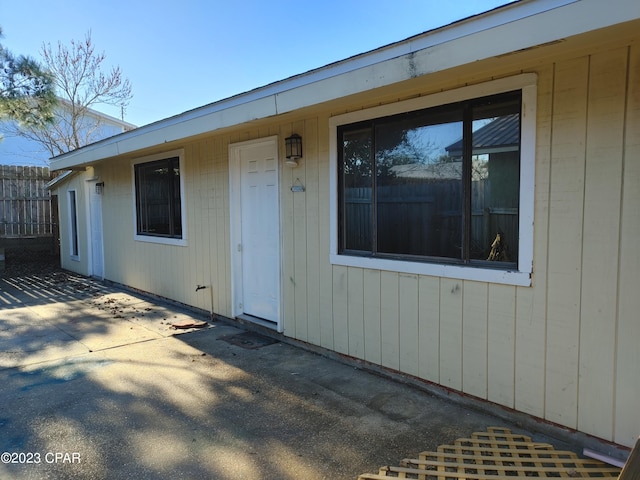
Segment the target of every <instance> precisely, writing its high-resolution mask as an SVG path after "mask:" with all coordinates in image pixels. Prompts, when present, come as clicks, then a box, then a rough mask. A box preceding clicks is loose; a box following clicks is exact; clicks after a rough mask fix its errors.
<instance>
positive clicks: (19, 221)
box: [0, 165, 54, 238]
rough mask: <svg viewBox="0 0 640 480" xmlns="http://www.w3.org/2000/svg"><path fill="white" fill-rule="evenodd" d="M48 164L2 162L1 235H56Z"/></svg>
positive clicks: (0, 185)
mask: <svg viewBox="0 0 640 480" xmlns="http://www.w3.org/2000/svg"><path fill="white" fill-rule="evenodd" d="M50 178H51V175H50V173H49V168H48V167H19V166H15V165H0V238H24V237H50V236H52V235H53V233H52V232H53V224H54V220H53V216H52V208H51V196H50V195H49V191H48V190H47V189H46V188H45V185H46V183H47V182H48V181H49V180H50Z"/></svg>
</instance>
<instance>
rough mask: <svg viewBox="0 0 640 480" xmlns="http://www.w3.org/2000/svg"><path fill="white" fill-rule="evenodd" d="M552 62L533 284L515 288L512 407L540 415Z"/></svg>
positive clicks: (543, 77) (543, 98)
mask: <svg viewBox="0 0 640 480" xmlns="http://www.w3.org/2000/svg"><path fill="white" fill-rule="evenodd" d="M553 80H554V77H553V66H551V65H549V66H545V67H544V68H541V69H540V70H539V71H538V102H537V109H536V110H537V112H536V114H537V125H536V136H537V139H536V179H535V185H536V187H535V188H536V193H535V198H536V202H535V212H534V224H535V228H534V242H533V248H534V252H533V259H534V264H533V272H534V273H533V275H532V287H531V288H529V287H520V288H518V289H517V291H516V297H517V298H516V331H515V335H516V338H515V359H514V362H515V393H514V395H515V398H514V403H515V408H516V409H517V410H520V411H522V412H525V413H528V414H530V415H535V416H537V417H540V418H543V417H544V408H545V405H544V398H545V350H546V323H547V321H546V289H545V285H546V283H547V240H548V228H549V210H550V206H549V183H550V176H549V170H550V165H551V124H552V118H553V116H552V113H553V110H552V106H553V105H552V102H553Z"/></svg>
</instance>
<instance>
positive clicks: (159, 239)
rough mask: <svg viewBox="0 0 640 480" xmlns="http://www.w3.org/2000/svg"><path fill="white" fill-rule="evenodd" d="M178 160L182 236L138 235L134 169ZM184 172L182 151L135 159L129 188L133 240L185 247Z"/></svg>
mask: <svg viewBox="0 0 640 480" xmlns="http://www.w3.org/2000/svg"><path fill="white" fill-rule="evenodd" d="M171 158H178V168H179V170H180V220H181V230H182V235H181V236H180V237H172V236H167V235H153V234H144V233H143V234H140V233H138V197H137V190H136V167H137V166H138V165H142V164H145V163H153V162H158V161H162V160H169V159H171ZM184 184H185V172H184V150H173V151H170V152H164V153H159V154H156V155H150V156H147V157H141V158H137V159H135V160H134V161H133V162H132V164H131V188H132V197H133V201H132V204H133V238H134V240H136V241H140V242H149V243H160V244H165V245H177V246H186V245H187V229H186V212H185V189H184Z"/></svg>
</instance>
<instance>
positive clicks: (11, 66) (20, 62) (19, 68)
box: [0, 29, 57, 128]
mask: <svg viewBox="0 0 640 480" xmlns="http://www.w3.org/2000/svg"><path fill="white" fill-rule="evenodd" d="M1 36H2V30H1V29H0V37H1ZM56 102H57V99H56V96H55V93H54V85H53V77H52V76H51V75H50V74H49V73H48V72H46V71H45V70H44V69H43V68H42V67H41V66H40V65H39V64H38V63H37V62H36V61H35V60H33V59H31V58H29V57H25V56H23V55H20V56H14V55H13V54H12V53H11V52H9V51H8V50H7V49H5V48H4V47H3V46H2V45H1V44H0V119H10V120H15V121H17V122H18V123H19V124H21V125H24V126H28V127H31V128H41V127H44V126H46V125H47V124H49V123H51V122H52V121H53V109H54V107H55V105H56Z"/></svg>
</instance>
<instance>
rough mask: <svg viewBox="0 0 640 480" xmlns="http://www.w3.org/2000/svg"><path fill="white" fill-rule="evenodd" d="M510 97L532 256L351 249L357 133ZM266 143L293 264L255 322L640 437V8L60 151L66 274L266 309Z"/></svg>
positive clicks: (523, 221) (486, 22)
mask: <svg viewBox="0 0 640 480" xmlns="http://www.w3.org/2000/svg"><path fill="white" fill-rule="evenodd" d="M513 91H517V92H520V94H521V98H522V103H521V111H520V114H521V138H520V155H521V160H520V162H521V163H520V172H519V175H520V176H519V180H520V194H519V196H520V204H519V222H520V223H519V237H518V239H517V242H518V247H519V248H518V262H517V266H516V267H514V268H507V269H496V268H488V267H486V265H485V266H482V265H480V266H472V265H458V264H453V265H452V264H449V263H446V262H444V263H438V262H435V263H434V262H413V261H410V260H407V258H399V259H398V258H375V257H373V258H372V257H367V256H358V255H348V254H345V250H344V249H342V250H341V240H340V235H341V233H340V231H341V230H340V222H341V216H340V213H339V205H340V203H339V202H340V195H339V194H338V191H339V189H340V185H341V184H340V182H341V180H340V178H339V177H340V173H339V172H340V170H339V162H340V161H341V160H340V156H339V154H338V150H339V145H340V144H341V141H340V137H339V135H340V131H341V130H340V129H341V128H342V126H344V125H351V124H357V123H358V122H366V121H368V120H370V119H377V118H387V117H389V116H393V115H398V114H401V113H403V112H410V111H415V110H418V109H425V108H431V107H435V106H440V105H445V104H451V103H455V102H460V101H466V100H468V99H475V98H479V97H485V96H488V95H496V94H502V93H504V92H513ZM293 133H296V134H299V135H300V136H301V137H302V141H303V156H302V158H301V159H299V160H298V165H297V166H296V167H294V168H291V167H290V166H288V165H287V164H286V158H285V138H287V137H289V136H291V134H293ZM252 152H253V153H252ZM255 152H260V155H261V156H260V155H259V158H260V159H261V161H262V160H265V162H266V163H265V165H266V166H265V167H264V171H266V172H271V175H272V176H271V177H269V178H270V180H269V182H270V183H269V182H268V183H269V185H270V192H272V193H273V192H275V193H276V195H275V196H271V197H268V198H269V202H270V203H267V204H266V205H267V208H271V210H270V211H269V212H268V215H269V217H268V218H269V219H270V220H269V222H268V225H267V226H265V227H264V228H263V229H262V230H260V231H259V232H258V233H257V234H258V235H260V234H261V232H262V233H264V232H266V230H269V231H270V233H269V235H271V234H273V235H274V237H273V238H275V239H276V240H277V252H276V257H275V258H274V259H272V260H273V262H276V264H275V267H273V268H274V271H276V272H277V274H278V276H277V278H278V280H277V282H275V283H276V285H270V286H268V287H269V288H271V287H273V289H272V292H273V295H275V297H276V298H275V303H276V307H275V310H273V312H274V315H275V317H274V318H273V319H271V321H270V322H262V321H261V320H260V319H254V320H255V321H256V322H258V323H263V324H267V325H271V326H272V328H274V329H275V330H277V331H279V332H281V334H282V335H284V336H286V337H290V338H293V339H296V340H299V341H302V342H307V343H309V344H312V345H315V346H318V347H321V348H324V349H327V350H331V351H334V352H337V353H339V354H342V355H345V356H348V357H353V358H355V359H359V360H362V361H364V362H366V363H369V364H372V365H377V366H380V367H383V368H385V369H389V370H392V371H396V372H400V373H402V374H406V375H408V376H411V377H415V378H417V379H421V380H424V381H426V382H429V383H432V384H435V385H439V386H442V387H445V388H446V389H449V390H453V391H456V392H460V393H463V394H466V395H468V396H470V397H474V398H478V399H481V400H484V401H488V402H491V403H493V404H497V405H500V406H502V407H506V408H508V409H512V410H515V411H518V412H522V413H525V414H528V415H530V416H532V417H535V418H539V419H542V420H544V421H547V422H551V423H553V424H557V425H560V426H562V427H566V428H568V429H572V430H576V431H579V432H582V433H584V434H587V435H590V436H594V437H597V438H598V439H602V440H605V441H607V442H612V443H614V444H617V445H620V446H626V447H630V446H631V445H632V444H633V443H635V439H636V438H637V437H638V436H639V435H640V415H639V414H638V405H639V403H638V402H639V401H638V399H640V317H639V312H640V294H639V293H640V290H639V285H640V248H639V246H640V244H639V243H638V238H640V3H638V2H637V1H636V0H615V1H611V2H601V1H599V0H578V1H567V0H564V1H563V0H554V1H535V0H534V1H525V2H517V3H516V4H513V5H507V6H505V7H502V8H500V9H497V10H494V11H491V12H488V13H487V14H484V15H480V16H477V17H473V18H470V19H467V20H464V21H461V22H458V23H455V24H453V25H450V26H447V27H444V28H442V29H437V30H434V31H431V32H426V33H425V34H422V35H419V36H416V37H412V38H410V39H407V40H405V41H402V42H399V43H397V44H392V45H389V46H387V47H383V48H381V49H379V50H375V51H373V52H368V53H365V54H363V55H361V56H357V57H354V58H351V59H348V60H345V61H344V62H338V63H337V64H332V65H329V66H327V67H323V68H320V69H318V70H314V71H311V72H307V73H305V74H302V75H299V76H296V77H292V78H290V79H286V80H283V81H281V82H278V83H276V84H273V85H268V86H266V87H263V88H261V89H257V90H254V91H251V92H248V93H246V94H242V95H238V96H236V97H232V98H230V99H226V100H223V101H221V102H217V103H215V104H211V105H207V106H204V107H202V108H200V109H196V110H193V111H190V112H186V113H184V114H182V115H178V116H176V117H171V118H169V119H167V120H163V121H160V122H157V123H154V124H151V125H148V126H145V127H141V128H139V129H136V130H133V131H131V132H127V133H124V134H122V135H119V136H117V137H113V138H111V139H107V140H104V141H101V142H98V143H95V144H92V145H90V146H88V147H85V148H83V149H80V150H77V151H74V152H70V153H68V154H65V155H63V156H60V157H57V158H56V159H54V161H53V162H52V168H53V169H57V170H71V169H73V170H74V171H75V172H76V173H74V174H71V175H69V176H68V178H67V179H66V180H65V181H61V182H59V183H58V184H57V185H56V187H55V188H56V191H57V194H58V196H59V208H60V218H61V226H60V232H61V235H62V248H61V252H62V266H63V267H64V268H66V269H69V270H72V271H76V272H79V273H81V274H85V275H95V276H98V277H100V278H105V279H107V280H109V281H112V282H116V283H119V284H123V285H127V286H131V287H133V288H136V289H139V290H142V291H145V292H150V293H153V294H156V295H159V296H162V297H166V298H170V299H173V300H176V301H178V302H182V303H184V304H187V305H190V306H193V307H196V308H198V309H202V310H205V311H209V312H211V313H212V314H215V315H219V316H223V317H228V318H236V317H245V318H249V319H252V318H254V317H246V315H245V314H246V311H245V310H244V309H245V303H246V301H245V300H243V299H244V298H245V297H244V296H243V295H245V294H246V293H247V292H246V291H248V290H249V289H250V287H249V282H250V281H251V280H253V278H252V277H253V275H254V274H252V271H254V272H255V276H256V277H258V276H259V272H260V271H261V268H262V267H260V266H256V267H253V266H252V265H253V264H250V265H247V263H248V261H247V257H246V248H248V247H247V245H246V244H245V241H244V240H243V238H244V237H243V235H244V234H245V233H246V230H247V226H248V225H252V224H254V223H255V222H258V221H259V220H260V217H262V216H263V214H262V213H260V212H256V211H254V212H247V211H244V210H243V208H242V206H243V205H247V202H248V201H249V200H247V198H249V197H245V196H243V195H245V193H243V192H245V191H246V189H247V186H246V184H245V183H243V182H244V181H245V180H244V178H245V176H244V173H243V172H245V171H246V170H245V169H244V167H242V165H244V163H243V162H245V158H247V159H248V160H247V161H248V162H249V163H248V165H249V164H251V162H252V161H254V160H255V159H256V158H258V157H255V156H252V155H254V153H255ZM165 159H175V161H174V162H175V163H172V164H170V165H175V167H172V166H169V167H168V168H169V169H171V168H176V169H177V168H178V167H177V166H179V179H177V178H176V182H179V183H175V184H174V187H173V188H175V189H176V190H177V189H178V185H179V192H180V199H179V204H178V203H176V205H175V209H176V210H180V212H181V217H180V218H181V220H180V222H181V227H180V228H179V230H176V231H175V232H174V233H175V234H172V235H173V237H172V238H168V239H167V238H148V237H145V235H143V233H144V232H145V230H144V228H145V227H144V221H143V220H141V219H140V218H139V217H140V215H139V214H137V213H136V208H137V207H136V205H138V204H139V203H138V202H139V199H137V193H136V192H137V185H138V183H137V182H138V180H137V179H138V176H140V178H142V176H143V175H144V174H146V173H145V171H144V170H143V169H144V168H145V167H144V166H145V165H156V163H154V162H160V161H164V160H165ZM158 165H160V164H158ZM162 165H164V164H162ZM140 166H142V167H140ZM162 168H166V167H164V166H163V167H162ZM247 168H250V167H247ZM147 173H149V172H147ZM149 174H151V173H149ZM99 190H101V192H100V193H97V192H98V191H99ZM70 192H75V193H73V194H72V193H70ZM90 197H91V198H93V200H92V202H94V203H91V202H90ZM96 197H99V199H98V200H96ZM74 199H75V202H76V209H75V210H74V209H73V208H72V206H71V202H72V200H74ZM96 201H97V202H99V203H98V204H96V203H95V202H96ZM245 210H246V209H245ZM74 211H76V212H77V213H76V220H75V227H73V226H72V224H73V219H72V217H73V212H74ZM174 213H175V214H176V215H177V214H178V212H177V211H176V212H174ZM245 214H246V215H248V217H246V218H245V217H244V215H245ZM100 217H101V218H100ZM176 218H178V217H176ZM141 222H142V223H141ZM92 225H93V227H92ZM271 227H273V232H271ZM174 228H178V227H177V226H175V225H174ZM243 228H244V229H245V230H244V231H243V230H242V229H243ZM172 231H173V230H172ZM73 235H77V237H78V240H77V248H76V253H75V254H72V252H73V251H74V247H73V244H74V240H73V238H72V237H73ZM269 235H268V234H267V233H264V239H263V242H262V243H264V244H267V243H268V242H269V240H267V237H268V236H269ZM96 239H98V240H96ZM257 243H258V244H260V243H261V242H260V241H258V242H257ZM100 256H101V257H102V259H103V261H102V263H100V261H99V260H100ZM251 268H255V270H251ZM256 285H257V286H255V288H258V289H260V288H263V289H264V288H267V286H265V285H262V286H260V283H259V282H258V283H256ZM198 287H205V288H198ZM251 288H253V287H251ZM270 291H271V290H270Z"/></svg>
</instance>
